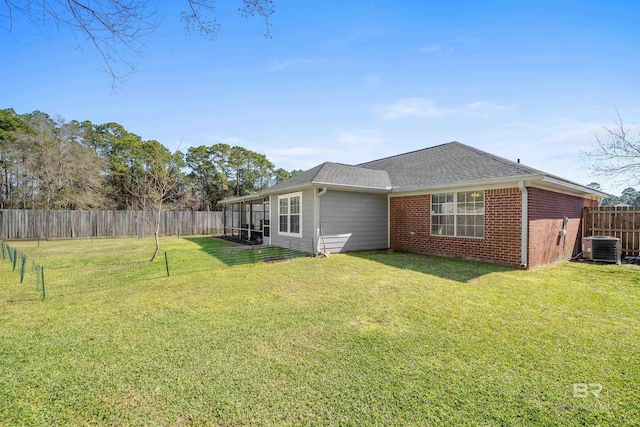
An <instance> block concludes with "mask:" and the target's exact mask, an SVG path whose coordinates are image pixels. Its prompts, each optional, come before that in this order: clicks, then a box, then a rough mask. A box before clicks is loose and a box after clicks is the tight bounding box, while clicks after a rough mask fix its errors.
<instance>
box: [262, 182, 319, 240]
mask: <svg viewBox="0 0 640 427" xmlns="http://www.w3.org/2000/svg"><path fill="white" fill-rule="evenodd" d="M313 191H314V190H313V189H308V190H303V191H302V202H301V203H302V206H301V207H300V209H301V217H300V221H301V222H302V224H301V225H302V227H301V229H302V237H292V236H283V235H281V234H280V233H279V232H278V225H279V224H280V222H279V221H278V196H277V195H274V196H271V198H270V203H271V245H272V246H279V247H282V248H288V247H291V248H293V249H294V250H300V251H304V252H312V251H313V246H314V243H313V236H314V226H313V210H314V207H313V203H314V197H313ZM285 194H290V193H285Z"/></svg>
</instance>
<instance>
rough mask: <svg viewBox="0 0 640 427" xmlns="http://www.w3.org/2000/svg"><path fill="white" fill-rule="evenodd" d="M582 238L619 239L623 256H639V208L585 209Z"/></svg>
mask: <svg viewBox="0 0 640 427" xmlns="http://www.w3.org/2000/svg"><path fill="white" fill-rule="evenodd" d="M582 230H583V236H584V237H589V236H609V237H617V238H619V239H620V249H621V251H622V255H623V256H639V255H640V207H638V206H624V207H622V206H618V207H615V206H602V207H598V208H585V209H584V216H583V227H582Z"/></svg>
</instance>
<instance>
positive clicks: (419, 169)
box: [358, 142, 544, 191]
mask: <svg viewBox="0 0 640 427" xmlns="http://www.w3.org/2000/svg"><path fill="white" fill-rule="evenodd" d="M358 166H359V167H362V168H368V169H378V170H386V171H387V172H388V173H389V176H390V178H391V182H392V184H393V189H394V190H396V191H398V190H403V189H407V188H413V187H425V188H426V187H439V186H447V185H456V184H460V183H464V182H472V181H486V180H492V179H499V178H507V177H517V176H522V177H525V176H527V175H529V176H531V175H541V174H544V173H543V172H541V171H539V170H537V169H533V168H530V167H528V166H524V165H522V164H520V163H516V162H512V161H510V160H507V159H504V158H502V157H498V156H494V155H493V154H490V153H487V152H485V151H481V150H478V149H475V148H473V147H469V146H468V145H464V144H461V143H459V142H450V143H448V144H443V145H437V146H435V147H430V148H425V149H422V150H418V151H412V152H410V153H404V154H399V155H397V156H392V157H387V158H384V159H379V160H373V161H371V162H367V163H362V164H359V165H358Z"/></svg>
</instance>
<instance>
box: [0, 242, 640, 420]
mask: <svg viewBox="0 0 640 427" xmlns="http://www.w3.org/2000/svg"><path fill="white" fill-rule="evenodd" d="M12 245H14V246H15V247H16V248H19V249H20V250H22V251H23V252H24V253H26V254H28V255H29V257H33V258H35V259H37V260H38V261H39V262H41V263H42V264H43V265H45V266H49V268H50V269H51V270H55V269H56V268H57V269H64V268H68V269H69V270H74V271H75V270H82V269H86V270H89V269H91V268H93V269H94V270H95V271H97V273H95V272H94V273H92V272H88V273H86V274H87V275H86V276H82V275H81V274H80V273H74V274H77V275H76V276H73V275H69V277H77V278H78V277H79V278H81V279H80V280H77V282H74V280H72V279H64V278H58V279H57V280H58V281H57V282H54V283H57V291H56V287H55V286H53V285H52V286H53V288H52V293H51V297H47V299H46V300H45V301H41V300H39V299H38V293H37V292H36V291H35V289H33V287H31V286H30V285H28V284H19V283H18V275H17V273H14V272H12V271H11V267H10V264H9V262H8V261H7V260H0V325H2V326H1V327H0V424H1V425H10V426H13V425H40V426H52V425H161V426H165V425H166V426H182V425H184V426H188V425H219V426H242V425H354V426H362V425H381V426H387V425H421V426H422V425H428V426H448V425H450V426H459V425H465V426H498V425H505V426H511V425H513V426H553V425H562V426H584V425H600V426H607V425H610V426H626V425H638V423H639V420H640V406H639V404H640V271H639V270H637V269H636V268H633V267H625V266H612V265H590V264H559V265H556V266H553V267H548V268H541V269H537V270H533V271H521V270H510V269H506V268H501V267H494V266H488V265H484V264H478V263H472V262H463V261H456V260H448V259H442V258H435V257H426V256H418V255H411V254H402V253H386V252H380V253H358V254H352V255H337V256H332V257H330V258H315V259H311V258H303V259H295V260H293V261H286V262H278V263H260V264H255V265H254V264H247V265H237V266H231V267H230V266H226V265H225V263H224V262H222V261H220V260H216V259H215V257H212V256H211V254H210V253H209V252H207V251H206V249H207V248H208V247H209V246H208V245H212V246H215V245H222V243H218V242H215V243H214V242H213V241H211V240H209V239H206V238H200V239H177V238H165V239H163V240H162V247H163V250H167V251H168V252H169V253H172V252H173V251H178V252H180V251H182V252H184V253H193V254H194V255H193V257H191V258H188V259H187V258H184V259H183V260H182V261H181V262H180V263H178V264H179V265H178V266H177V267H176V270H177V273H176V274H175V275H173V274H172V275H171V276H170V277H166V275H165V276H162V274H159V275H156V276H153V275H149V276H145V275H143V276H142V277H130V278H129V279H127V280H124V279H122V278H123V277H125V276H118V274H119V273H118V274H112V275H109V274H106V273H107V272H108V271H109V269H113V270H118V269H119V267H117V266H116V265H115V264H117V263H118V262H120V261H122V260H123V259H128V260H129V262H133V261H131V260H136V261H135V262H136V263H137V262H140V263H142V262H147V263H148V257H149V256H150V255H151V252H152V250H153V243H152V240H150V239H143V240H138V239H117V240H95V241H90V240H79V241H65V242H62V241H56V242H41V245H40V247H37V246H36V243H35V242H15V243H12ZM138 260H139V261H138ZM188 260H195V261H194V262H196V264H197V268H195V267H193V268H191V267H190V266H189V263H188V262H187V261H188ZM160 261H162V262H164V261H163V260H159V261H158V262H157V264H159V265H161V262H160ZM134 271H137V270H134ZM96 274H98V275H102V276H104V277H107V278H108V279H109V280H106V279H105V280H101V281H99V286H94V285H92V284H91V283H88V282H91V281H93V280H97V278H92V277H93V276H92V275H96ZM598 390H601V392H600V393H599V396H598V397H596V396H595V395H594V394H597V393H596V392H597V391H598Z"/></svg>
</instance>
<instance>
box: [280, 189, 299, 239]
mask: <svg viewBox="0 0 640 427" xmlns="http://www.w3.org/2000/svg"><path fill="white" fill-rule="evenodd" d="M301 208H302V193H292V194H284V195H282V196H278V232H279V234H283V235H290V236H297V237H300V236H301V235H302V233H301V231H300V229H301V228H300V212H301Z"/></svg>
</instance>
